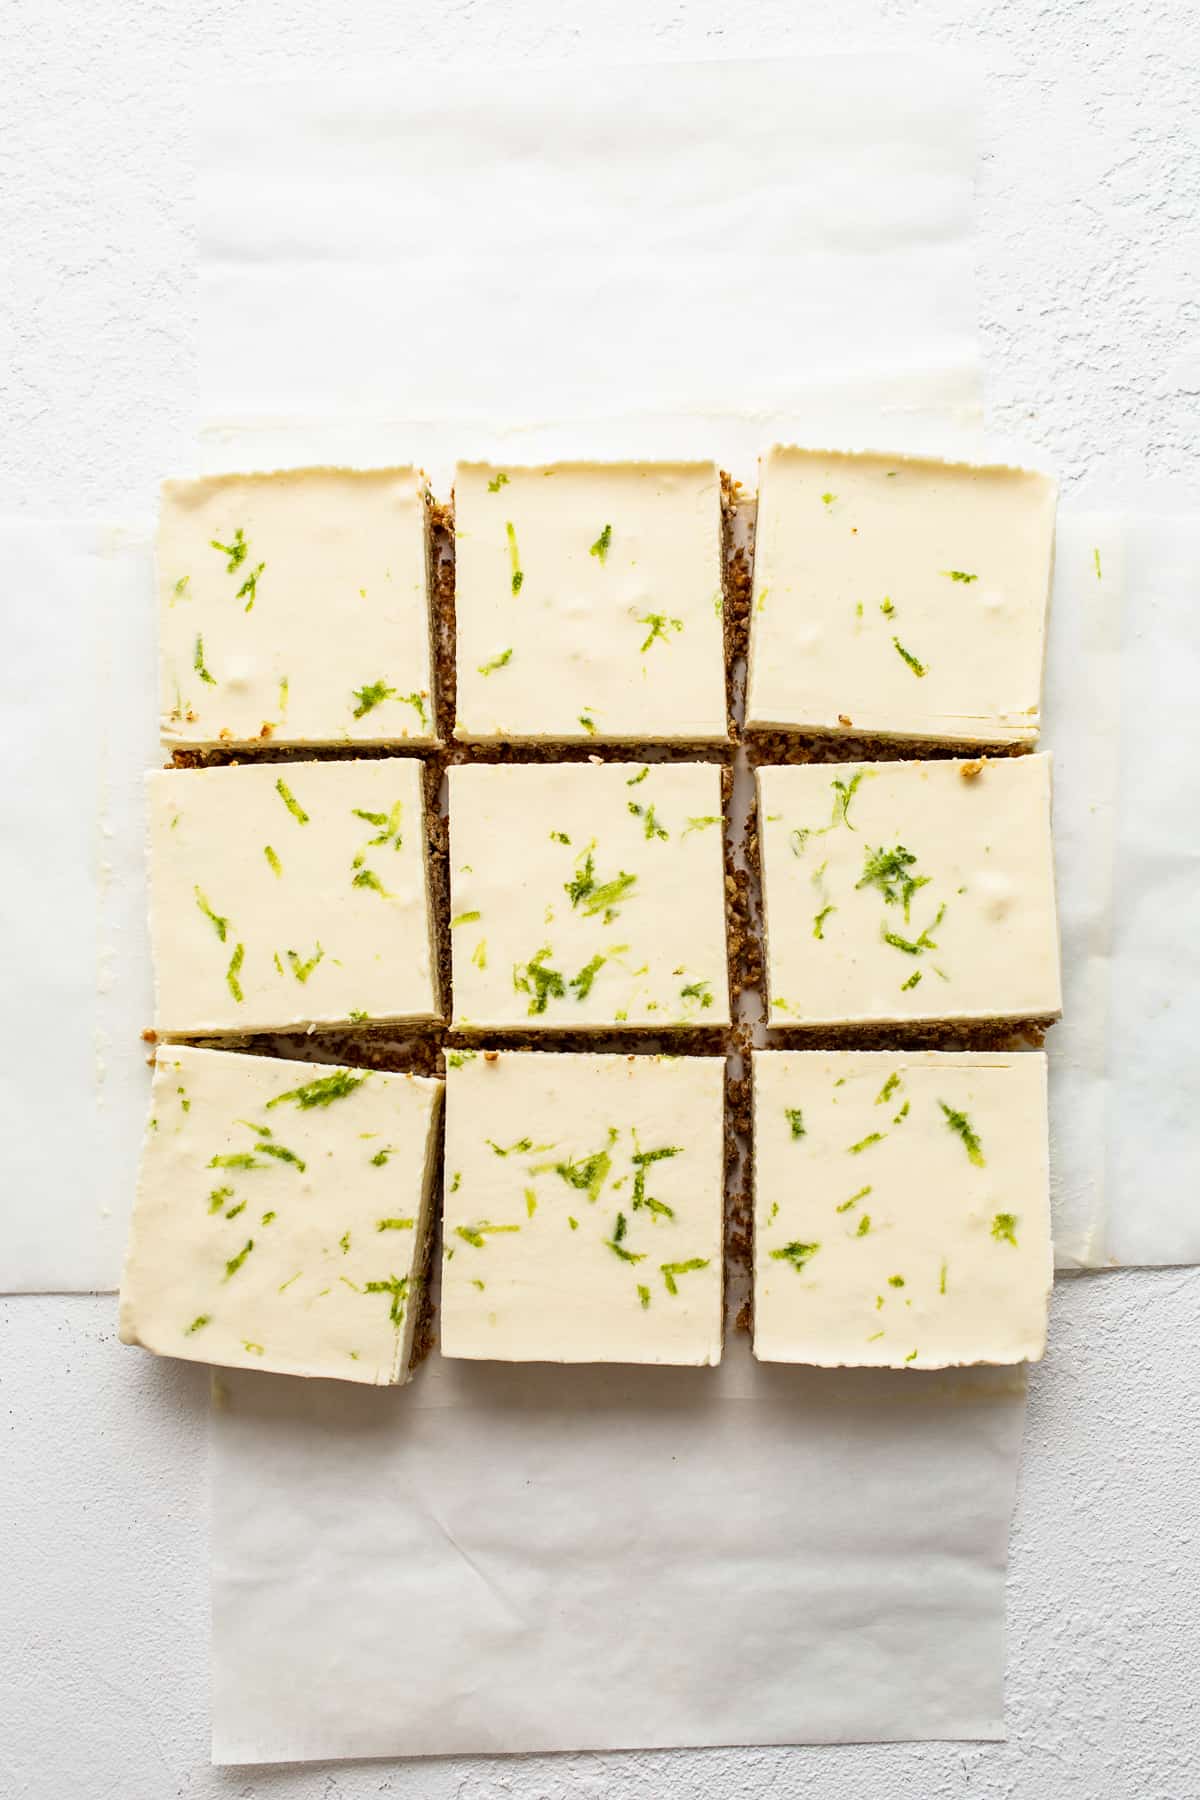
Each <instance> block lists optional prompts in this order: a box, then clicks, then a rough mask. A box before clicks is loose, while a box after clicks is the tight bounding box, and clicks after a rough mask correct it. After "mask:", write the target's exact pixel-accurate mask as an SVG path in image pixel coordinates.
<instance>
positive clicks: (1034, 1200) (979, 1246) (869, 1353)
mask: <svg viewBox="0 0 1200 1800" xmlns="http://www.w3.org/2000/svg"><path fill="white" fill-rule="evenodd" d="M1053 1278H1054V1271H1053V1255H1052V1251H1051V1243H1050V1197H1049V1172H1048V1153H1047V1132H1046V1059H1045V1057H1044V1056H1043V1055H1042V1054H1041V1053H1040V1052H1033V1051H1029V1052H1025V1053H1018V1054H1015V1055H1008V1056H1006V1055H999V1054H995V1053H991V1052H988V1053H982V1054H974V1055H969V1054H949V1053H941V1052H935V1051H923V1052H903V1051H898V1052H895V1053H892V1052H890V1051H887V1052H869V1053H868V1052H846V1051H841V1052H839V1051H797V1052H792V1051H769V1050H768V1051H758V1052H756V1053H755V1056H754V1353H755V1355H756V1356H757V1357H759V1358H760V1359H761V1360H763V1361H767V1362H796V1363H817V1364H821V1365H823V1366H825V1367H840V1366H845V1365H853V1364H883V1365H885V1366H888V1367H902V1368H903V1367H907V1368H918V1369H937V1368H943V1367H946V1366H949V1365H953V1364H959V1363H976V1362H990V1363H1013V1362H1023V1361H1025V1360H1033V1359H1036V1358H1038V1357H1040V1356H1041V1355H1042V1353H1043V1351H1044V1349H1045V1343H1046V1317H1047V1308H1048V1305H1049V1297H1050V1289H1051V1286H1052V1283H1053Z"/></svg>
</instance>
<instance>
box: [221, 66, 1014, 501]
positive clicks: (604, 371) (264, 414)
mask: <svg viewBox="0 0 1200 1800" xmlns="http://www.w3.org/2000/svg"><path fill="white" fill-rule="evenodd" d="M980 93H981V86H980V82H979V80H978V78H977V75H976V73H975V71H974V70H973V69H972V68H971V67H970V66H969V65H966V64H964V62H963V61H962V60H961V59H959V58H953V59H952V58H948V57H939V56H899V55H894V54H892V55H886V56H884V55H878V56H841V57H838V56H833V57H830V56H821V57H807V58H785V59H776V60H764V61H746V62H738V61H721V62H709V63H686V64H680V63H674V64H671V63H666V64H661V65H658V66H637V67H621V68H613V67H607V68H606V67H603V66H601V67H592V68H585V67H582V66H574V65H572V66H561V67H555V68H549V69H536V68H529V67H522V68H520V69H505V68H502V67H501V68H492V69H488V70H486V71H480V72H472V71H469V70H463V69H458V68H430V69H420V68H412V69H404V70H399V71H396V72H394V73H392V72H389V74H388V76H387V77H386V79H371V78H367V79H363V80H361V81H358V82H344V81H338V82H336V83H330V82H328V81H326V80H319V81H299V82H289V83H274V84H250V83H239V82H228V81H226V82H223V83H222V84H221V86H220V88H219V89H218V90H217V91H216V92H214V93H212V94H211V95H209V96H206V99H205V103H204V109H203V113H202V121H203V126H204V133H203V138H202V142H201V146H200V178H199V221H200V271H201V273H200V355H201V370H200V393H201V402H202V423H203V424H204V425H205V427H206V428H207V430H206V436H205V447H204V458H205V462H206V464H207V465H208V466H209V467H213V466H222V465H223V466H228V465H229V464H230V462H232V463H237V462H238V461H241V462H243V463H244V462H245V460H246V458H247V456H248V455H252V456H253V457H254V460H255V461H257V462H258V464H259V466H264V465H265V466H271V464H272V463H275V462H277V461H279V460H281V457H280V449H281V447H282V448H284V449H286V450H287V451H288V452H289V454H290V455H291V456H292V457H293V459H294V457H295V456H296V454H297V453H298V454H299V455H300V456H302V457H304V458H306V459H311V458H313V457H316V458H318V459H320V458H330V459H332V460H337V459H338V457H339V454H343V455H344V454H345V446H346V445H347V444H349V445H350V446H351V447H352V452H353V454H355V455H356V456H360V457H361V456H366V457H367V458H368V459H372V458H373V459H375V460H385V461H395V460H396V459H397V458H398V457H399V458H402V457H407V456H410V455H411V456H417V457H419V458H420V459H421V460H422V461H423V463H424V466H425V467H426V468H427V469H428V470H429V472H430V474H431V475H432V476H433V478H434V481H435V484H437V483H441V485H442V486H443V487H445V486H447V485H448V480H447V477H448V474H449V470H450V467H451V465H452V462H453V459H454V457H455V456H456V455H464V454H471V455H483V454H487V453H488V450H489V447H491V446H492V445H494V442H495V438H496V434H497V433H502V434H504V439H505V442H506V443H507V444H508V446H509V448H508V451H507V453H508V454H509V455H510V456H515V455H517V454H524V455H527V456H529V457H533V458H536V457H540V456H552V455H555V454H558V453H561V444H562V438H563V431H564V429H565V430H566V431H568V432H570V433H571V434H572V438H573V441H574V442H575V443H576V444H578V443H579V441H580V436H581V431H580V428H581V427H583V428H585V429H584V430H583V431H582V440H583V441H584V442H585V443H586V444H587V445H589V446H590V447H591V451H592V453H598V452H603V453H608V454H617V453H619V451H620V449H621V448H622V447H624V448H626V449H629V450H631V451H632V452H633V453H635V454H640V455H649V454H664V453H675V452H676V450H677V449H678V447H679V423H680V421H681V420H684V419H690V420H693V421H695V429H696V432H697V433H698V434H699V435H701V436H706V437H707V439H708V442H709V443H710V445H711V444H712V443H714V442H719V443H721V444H722V446H723V454H725V455H726V456H727V458H728V459H729V463H728V465H727V466H732V468H733V472H734V473H735V474H737V475H739V476H741V477H745V476H750V477H752V476H753V473H754V458H755V457H756V455H757V454H758V451H759V450H760V449H761V448H762V446H763V445H764V444H765V443H769V442H770V441H771V440H772V439H773V438H774V437H775V436H777V435H789V431H788V426H789V424H790V432H791V434H794V431H795V421H796V420H797V418H798V417H800V416H801V415H805V416H807V418H808V419H809V421H810V423H811V424H812V425H813V426H814V427H815V426H816V425H817V423H818V421H819V420H822V419H826V418H831V416H832V415H834V414H836V416H837V418H838V420H840V421H841V422H842V423H843V424H844V422H845V415H846V410H847V406H848V403H849V400H850V398H851V396H852V395H853V394H857V395H858V396H859V397H860V399H861V404H862V407H863V409H864V410H865V411H866V412H867V413H868V414H871V413H873V412H874V410H875V409H876V407H877V404H878V393H879V384H880V381H881V379H885V380H886V385H887V388H888V391H889V393H890V394H891V396H892V404H893V405H894V406H895V407H896V408H897V409H898V410H899V411H900V412H902V413H908V412H912V413H915V414H916V415H918V416H919V415H921V414H922V413H924V412H925V411H926V410H927V409H928V407H929V406H930V403H931V397H932V402H933V404H934V406H935V407H941V408H943V409H944V408H945V406H947V405H965V406H966V407H968V408H970V407H972V406H973V405H975V404H976V403H977V400H978V386H977V373H978V371H977V363H976V305H975V278H974V251H973V246H972V241H971V237H970V231H971V225H972V220H973V198H974V175H975V150H976V126H977V120H978V116H979V107H980ZM833 401H836V406H835V405H834V404H832V402H833ZM348 421H352V425H350V426H348ZM233 422H236V428H234V429H233V430H232V432H231V424H233ZM247 425H252V426H253V427H254V429H253V432H252V434H251V435H250V436H246V435H244V431H245V427H246V426H247ZM280 426H282V428H283V437H282V442H281V439H280V437H279V435H278V431H279V428H280ZM691 441H692V442H693V443H694V442H695V438H694V437H693V438H692V440H691Z"/></svg>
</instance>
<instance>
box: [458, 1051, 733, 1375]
mask: <svg viewBox="0 0 1200 1800" xmlns="http://www.w3.org/2000/svg"><path fill="white" fill-rule="evenodd" d="M447 1065H448V1066H447V1072H446V1084H447V1098H448V1103H447V1112H446V1156H445V1171H446V1172H445V1213H444V1229H443V1263H442V1295H441V1330H442V1350H443V1353H444V1354H445V1355H447V1356H461V1357H484V1358H490V1359H492V1360H497V1361H518V1362H521V1361H534V1362H538V1361H542V1362H630V1363H633V1362H645V1363H715V1362H719V1361H720V1359H721V1326H722V1306H723V1300H722V1287H723V1284H722V1273H721V1254H722V1235H723V1226H722V1220H723V1214H724V1202H723V1194H724V1179H723V1173H722V1170H723V1153H724V1129H723V1084H724V1063H723V1062H722V1061H721V1059H719V1058H716V1057H703V1058H699V1057H679V1058H675V1057H672V1058H664V1057H658V1056H589V1055H585V1054H570V1055H548V1054H545V1053H542V1052H537V1051H525V1052H521V1051H509V1052H501V1053H499V1054H496V1053H492V1054H490V1055H488V1056H485V1055H484V1054H483V1053H482V1052H472V1051H451V1052H450V1054H449V1055H448V1057H447Z"/></svg>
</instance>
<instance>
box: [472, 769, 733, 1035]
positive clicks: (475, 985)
mask: <svg viewBox="0 0 1200 1800" xmlns="http://www.w3.org/2000/svg"><path fill="white" fill-rule="evenodd" d="M449 781H450V895H451V898H450V928H451V943H452V947H453V965H454V1023H455V1025H457V1026H459V1027H463V1028H467V1029H486V1028H488V1027H504V1026H507V1027H520V1028H522V1029H527V1030H538V1029H545V1030H562V1029H563V1028H572V1029H578V1028H583V1029H597V1028H601V1027H607V1026H626V1025H628V1026H634V1025H641V1026H652V1027H653V1026H662V1027H669V1026H676V1025H723V1024H727V1023H728V1021H729V989H728V976H727V971H726V960H725V878H724V865H723V857H722V824H721V771H720V769H719V768H718V767H716V765H715V764H712V763H655V764H647V763H606V764H603V765H600V764H595V763H587V762H581V763H553V764H551V763H536V764H534V763H530V764H511V763H497V764H491V765H483V764H480V765H474V766H463V767H459V768H452V769H451V770H450V776H449Z"/></svg>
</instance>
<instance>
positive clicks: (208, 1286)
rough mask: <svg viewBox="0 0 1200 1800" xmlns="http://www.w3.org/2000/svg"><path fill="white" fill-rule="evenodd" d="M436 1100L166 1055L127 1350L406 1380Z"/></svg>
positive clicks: (348, 1377)
mask: <svg viewBox="0 0 1200 1800" xmlns="http://www.w3.org/2000/svg"><path fill="white" fill-rule="evenodd" d="M441 1093H442V1084H441V1083H440V1082H438V1081H426V1080H421V1079H419V1078H418V1077H416V1076H413V1075H381V1074H376V1073H374V1072H372V1071H369V1070H367V1069H347V1068H331V1067H329V1066H328V1065H327V1064H321V1063H300V1062H282V1061H277V1060H275V1059H274V1058H272V1057H260V1056H242V1055H237V1054H235V1053H233V1052H230V1051H225V1050H196V1049H192V1048H190V1047H187V1046H184V1045H174V1046H170V1047H166V1048H160V1050H159V1054H158V1060H157V1062H156V1064H155V1069H154V1086H153V1091H152V1095H151V1102H150V1105H151V1117H150V1125H149V1130H148V1131H147V1133H146V1141H145V1145H144V1148H143V1151H142V1167H141V1176H140V1180H139V1183H138V1193H137V1200H136V1203H135V1206H134V1212H133V1221H132V1225H131V1228H130V1236H129V1247H128V1250H127V1252H126V1259H125V1271H124V1275H123V1277H122V1280H121V1310H120V1330H121V1339H122V1342H124V1343H126V1344H141V1345H143V1346H144V1348H145V1349H147V1350H153V1351H155V1352H156V1353H157V1354H158V1355H160V1356H181V1357H186V1358H190V1359H192V1360H193V1361H196V1362H207V1363H222V1364H225V1365H227V1366H230V1367H234V1368H252V1369H274V1370H276V1371H277V1372H278V1373H280V1374H285V1375H325V1376H332V1377H334V1378H336V1379H337V1380H339V1381H364V1382H371V1383H374V1384H376V1385H381V1384H384V1383H388V1382H401V1381H407V1380H408V1370H409V1360H410V1355H411V1351H412V1340H413V1329H414V1321H415V1318H416V1316H417V1314H418V1312H419V1310H420V1307H419V1303H418V1302H419V1288H420V1284H421V1282H422V1280H423V1279H424V1273H425V1261H426V1252H427V1248H428V1240H429V1228H430V1199H431V1195H432V1192H433V1188H434V1185H435V1177H436V1165H437V1148H438V1142H437V1140H438V1133H437V1120H438V1108H439V1106H440V1104H441Z"/></svg>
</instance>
